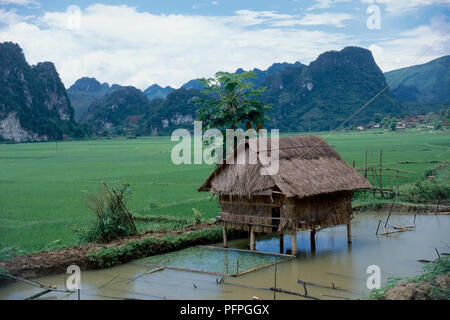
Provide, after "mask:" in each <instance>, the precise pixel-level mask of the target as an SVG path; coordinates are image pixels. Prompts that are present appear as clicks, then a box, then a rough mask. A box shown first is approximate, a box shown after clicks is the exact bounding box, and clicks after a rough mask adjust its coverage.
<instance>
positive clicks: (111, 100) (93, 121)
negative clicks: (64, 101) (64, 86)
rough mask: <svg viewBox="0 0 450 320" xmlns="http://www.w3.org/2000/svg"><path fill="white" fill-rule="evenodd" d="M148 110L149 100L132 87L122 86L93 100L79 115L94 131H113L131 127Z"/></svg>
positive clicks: (147, 112) (145, 114) (146, 113)
mask: <svg viewBox="0 0 450 320" xmlns="http://www.w3.org/2000/svg"><path fill="white" fill-rule="evenodd" d="M149 112H150V102H149V101H148V99H147V98H146V97H145V96H144V94H143V93H142V92H141V91H140V90H139V89H136V88H134V87H122V88H119V89H117V90H115V91H113V92H112V93H111V94H109V95H107V96H104V97H102V98H99V99H98V100H96V101H95V102H93V103H92V104H91V105H90V106H89V108H88V109H87V110H86V112H85V113H83V115H82V116H81V119H80V120H81V122H82V123H85V124H87V125H89V126H90V127H91V128H93V129H94V130H95V132H96V133H100V134H102V133H104V132H106V133H108V132H112V133H114V130H117V129H120V130H123V129H125V128H131V127H134V126H136V125H137V123H138V122H139V121H140V120H141V119H142V118H143V117H145V116H147V115H148V114H149Z"/></svg>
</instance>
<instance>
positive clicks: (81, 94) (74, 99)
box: [67, 77, 121, 121]
mask: <svg viewBox="0 0 450 320" xmlns="http://www.w3.org/2000/svg"><path fill="white" fill-rule="evenodd" d="M120 88H121V86H119V85H113V86H111V87H110V86H109V84H108V83H106V82H105V83H100V82H99V81H97V79H95V78H87V77H84V78H81V79H78V80H77V81H76V82H75V83H74V84H73V85H72V86H70V88H69V89H68V90H67V95H68V96H69V98H70V101H71V103H72V106H73V108H74V110H75V120H76V121H80V119H81V117H82V115H83V113H84V112H86V110H87V109H88V107H89V106H90V105H91V104H92V103H93V102H94V101H96V100H97V99H99V98H102V97H104V96H106V95H109V94H111V93H112V92H114V91H115V90H117V89H120Z"/></svg>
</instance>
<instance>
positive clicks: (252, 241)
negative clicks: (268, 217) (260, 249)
mask: <svg viewBox="0 0 450 320" xmlns="http://www.w3.org/2000/svg"><path fill="white" fill-rule="evenodd" d="M255 250H256V240H255V231H254V229H253V227H251V229H250V251H255Z"/></svg>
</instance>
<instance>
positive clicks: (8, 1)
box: [0, 0, 41, 7]
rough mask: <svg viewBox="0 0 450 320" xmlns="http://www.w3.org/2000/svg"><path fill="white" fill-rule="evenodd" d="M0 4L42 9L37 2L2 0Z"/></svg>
mask: <svg viewBox="0 0 450 320" xmlns="http://www.w3.org/2000/svg"><path fill="white" fill-rule="evenodd" d="M0 4H2V5H7V4H11V5H16V6H34V7H40V6H41V4H40V3H39V2H37V1H35V0H0Z"/></svg>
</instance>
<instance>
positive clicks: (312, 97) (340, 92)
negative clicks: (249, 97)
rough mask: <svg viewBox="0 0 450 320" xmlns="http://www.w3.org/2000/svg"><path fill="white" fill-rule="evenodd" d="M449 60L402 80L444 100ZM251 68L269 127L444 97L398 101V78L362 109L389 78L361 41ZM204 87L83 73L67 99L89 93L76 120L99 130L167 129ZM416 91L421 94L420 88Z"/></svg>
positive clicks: (358, 120) (297, 126)
mask: <svg viewBox="0 0 450 320" xmlns="http://www.w3.org/2000/svg"><path fill="white" fill-rule="evenodd" d="M447 63H448V57H443V58H442V59H437V60H435V61H433V62H431V63H429V64H430V65H431V67H432V69H433V70H434V71H433V73H434V74H433V75H431V74H427V73H425V74H422V73H424V72H425V71H426V72H430V71H429V69H430V68H431V67H430V65H429V64H427V65H428V66H427V65H423V66H414V67H411V68H410V69H409V70H408V72H407V73H405V75H404V77H402V78H401V80H402V81H405V82H404V83H405V84H404V85H405V86H409V87H412V83H413V82H411V81H412V80H411V79H416V82H415V83H421V80H420V79H422V78H424V77H428V78H427V80H426V81H425V80H424V81H422V82H423V83H427V88H428V89H427V90H429V91H428V93H425V92H424V93H421V96H420V97H425V95H426V94H428V95H430V93H433V94H432V96H433V98H430V97H429V96H428V98H427V99H433V100H436V99H444V98H446V95H445V93H446V92H448V91H449V90H448V84H446V82H445V81H446V80H445V79H446V77H447V74H448V67H447ZM424 66H427V67H424ZM398 71H401V70H398ZM419 71H420V72H419ZM242 72H244V70H243V69H241V68H240V69H237V70H236V73H242ZM395 72H397V71H393V72H392V73H387V74H386V77H387V78H388V79H392V75H394V76H395V74H394V73H395ZM253 73H254V74H255V78H253V79H251V80H249V81H251V82H252V83H253V84H254V85H255V86H257V87H259V86H263V87H266V92H265V93H264V94H263V95H262V96H261V97H260V99H261V100H262V101H264V102H266V103H271V104H272V105H273V108H272V110H271V114H270V115H271V120H270V121H268V122H267V123H266V127H267V128H277V129H279V130H280V131H282V132H288V131H290V132H295V131H309V130H311V131H319V130H329V129H330V128H331V129H334V128H336V127H337V126H338V125H340V124H341V123H344V127H350V126H356V125H360V124H365V123H368V122H370V121H372V120H373V119H374V116H375V114H381V115H382V116H384V115H388V114H390V115H397V116H400V115H406V114H417V113H419V114H425V113H428V112H437V111H439V109H441V108H443V107H445V102H442V101H439V100H436V101H438V102H433V103H432V102H427V101H422V100H420V99H419V98H418V97H419V96H415V98H414V99H416V98H417V101H416V100H408V99H405V100H406V101H399V100H400V98H401V97H398V94H399V92H401V91H399V90H400V89H401V88H402V87H401V85H397V86H396V87H395V86H393V88H394V91H393V92H394V93H395V94H397V99H396V98H395V96H394V94H393V92H392V91H391V90H389V89H388V90H386V91H384V92H383V94H381V95H379V96H377V98H376V99H375V100H373V101H372V102H371V103H370V104H369V105H367V106H366V107H365V108H364V110H361V111H360V108H361V107H362V106H364V105H365V104H366V103H367V102H368V101H370V100H371V99H372V98H373V97H375V96H376V95H377V94H378V93H379V92H380V91H381V90H382V89H383V88H385V87H386V86H387V81H386V78H385V75H384V74H383V73H382V71H381V70H380V68H379V67H378V66H377V64H376V63H375V60H374V58H373V56H372V53H371V52H370V51H369V50H367V49H363V48H359V47H346V48H344V49H342V50H341V51H328V52H325V53H323V54H321V55H320V56H319V57H318V58H317V59H316V60H315V61H313V62H311V63H310V64H309V65H304V64H302V63H300V62H296V63H275V64H273V65H272V66H271V67H269V68H268V69H267V70H259V69H254V70H253ZM435 75H437V78H438V79H443V81H441V83H442V84H443V85H442V86H438V85H436V83H437V80H433V79H431V78H433V77H434V76H435ZM80 80H83V79H80ZM80 80H79V81H80ZM94 80H95V79H94ZM202 88H203V85H202V84H201V83H200V82H199V81H198V80H197V79H194V80H191V81H189V82H187V83H186V84H184V85H183V86H182V87H181V88H180V89H173V88H171V87H166V88H162V87H161V86H159V85H157V84H155V85H152V86H150V87H149V88H148V89H146V90H145V91H144V92H143V93H142V92H141V91H140V90H138V89H135V88H133V87H127V89H126V90H123V89H124V88H123V87H120V86H117V85H115V86H112V87H110V88H109V86H108V85H107V84H100V83H99V82H98V81H96V80H95V81H93V80H92V79H89V78H85V79H84V80H83V81H80V83H78V81H77V83H75V84H74V86H72V87H71V88H70V89H69V90H68V91H69V92H70V93H69V94H70V96H71V97H72V99H73V97H74V96H73V92H77V94H79V95H88V96H89V97H91V98H92V99H93V100H92V102H91V103H90V107H89V108H86V109H85V110H86V111H85V114H84V115H83V116H81V118H80V119H81V120H83V123H86V124H89V125H91V126H93V128H94V130H95V131H97V132H101V133H102V134H105V132H113V131H114V130H116V131H117V130H118V131H117V132H122V133H123V132H127V133H129V134H138V135H166V134H170V133H171V132H172V131H173V130H174V129H176V128H179V127H185V128H191V127H192V122H193V121H194V119H195V118H196V110H197V106H196V105H195V102H194V98H195V97H197V96H199V95H201V94H202V93H201V89H202ZM414 88H416V87H414ZM414 90H415V91H414V92H419V93H420V92H421V91H420V90H422V89H420V90H419V89H417V88H416V89H414ZM447 99H448V98H447ZM86 101H87V99H86ZM443 101H445V100H443ZM447 101H448V100H447ZM117 110H118V111H117Z"/></svg>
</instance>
